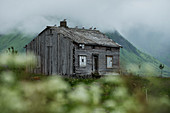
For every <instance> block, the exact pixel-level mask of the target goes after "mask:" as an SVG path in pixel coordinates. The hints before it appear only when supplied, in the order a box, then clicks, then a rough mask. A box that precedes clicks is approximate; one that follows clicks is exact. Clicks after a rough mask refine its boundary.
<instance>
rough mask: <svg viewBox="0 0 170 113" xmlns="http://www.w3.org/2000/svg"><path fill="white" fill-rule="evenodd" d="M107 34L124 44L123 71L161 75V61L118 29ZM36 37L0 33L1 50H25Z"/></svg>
mask: <svg viewBox="0 0 170 113" xmlns="http://www.w3.org/2000/svg"><path fill="white" fill-rule="evenodd" d="M105 34H106V35H107V36H108V37H109V38H110V39H112V40H114V41H115V42H117V43H119V44H120V45H122V46H123V48H122V49H121V50H120V67H121V69H122V70H123V72H132V73H135V74H139V75H143V76H144V75H155V76H159V75H160V69H159V65H160V64H161V62H160V61H158V60H157V59H155V58H153V57H152V56H150V55H148V54H146V53H143V52H141V51H140V50H138V49H137V48H136V47H134V46H133V45H132V44H131V43H130V42H129V41H128V40H126V39H125V38H124V37H123V36H122V35H121V34H120V33H119V32H117V31H115V32H107V33H105ZM34 37H35V35H26V34H23V33H21V32H13V33H9V34H5V35H0V52H3V51H4V50H7V48H9V47H11V46H13V47H14V48H15V49H16V50H18V51H19V52H24V48H23V47H24V46H25V45H26V44H28V43H29V42H30V41H31V40H32V39H33V38H34ZM164 76H170V68H169V67H168V66H165V69H164Z"/></svg>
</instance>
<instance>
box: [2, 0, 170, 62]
mask: <svg viewBox="0 0 170 113" xmlns="http://www.w3.org/2000/svg"><path fill="white" fill-rule="evenodd" d="M65 18H66V19H67V20H68V22H69V26H71V27H75V26H77V25H78V26H79V27H83V26H84V27H85V28H90V27H92V26H93V27H97V29H99V30H101V31H114V30H115V29H116V30H118V31H119V32H120V33H121V34H122V35H123V36H124V37H126V39H128V40H130V42H132V43H133V44H134V45H135V46H137V47H138V48H140V49H142V50H143V51H145V52H147V53H149V54H151V55H153V56H154V57H156V58H159V60H161V61H162V62H164V63H166V64H169V63H167V62H169V61H168V60H169V53H170V52H169V48H170V47H169V42H170V38H169V37H170V35H169V32H170V23H169V20H170V1H169V0H100V1H99V0H43V1H42V0H15V1H14V0H13V1H12V0H1V1H0V26H1V27H0V34H9V33H10V32H11V31H12V30H13V29H15V30H16V31H20V32H24V33H27V34H36V33H38V32H40V31H41V30H43V29H44V28H45V27H46V26H47V25H55V24H57V25H59V21H60V20H63V19H65Z"/></svg>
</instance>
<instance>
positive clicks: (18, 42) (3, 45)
mask: <svg viewBox="0 0 170 113" xmlns="http://www.w3.org/2000/svg"><path fill="white" fill-rule="evenodd" d="M33 37H34V36H31V35H30V36H29V35H25V34H23V33H20V32H13V33H9V34H6V35H1V36H0V52H3V51H6V50H7V49H8V48H10V47H14V48H15V49H16V50H18V51H19V52H24V46H25V45H26V44H28V43H29V42H30V41H31V40H32V39H33Z"/></svg>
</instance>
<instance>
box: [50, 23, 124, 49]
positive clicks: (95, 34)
mask: <svg viewBox="0 0 170 113" xmlns="http://www.w3.org/2000/svg"><path fill="white" fill-rule="evenodd" d="M47 28H50V29H53V30H56V31H57V33H61V34H63V35H64V36H65V37H68V38H70V39H71V40H73V41H74V42H76V43H82V44H86V45H101V46H111V47H121V45H119V44H117V43H115V42H114V41H113V40H112V39H109V38H108V37H107V36H106V35H105V34H103V33H101V32H100V31H98V30H90V29H78V28H65V27H55V26H47Z"/></svg>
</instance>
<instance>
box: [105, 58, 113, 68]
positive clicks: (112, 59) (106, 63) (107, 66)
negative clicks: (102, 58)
mask: <svg viewBox="0 0 170 113" xmlns="http://www.w3.org/2000/svg"><path fill="white" fill-rule="evenodd" d="M108 57H110V58H112V67H108V59H107V58H108ZM106 68H107V69H113V55H106Z"/></svg>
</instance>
